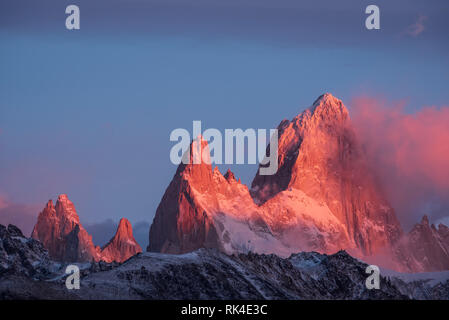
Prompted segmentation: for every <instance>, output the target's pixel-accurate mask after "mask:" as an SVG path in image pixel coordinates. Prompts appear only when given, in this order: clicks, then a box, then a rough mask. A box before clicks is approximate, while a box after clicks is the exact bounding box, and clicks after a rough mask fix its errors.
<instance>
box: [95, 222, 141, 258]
mask: <svg viewBox="0 0 449 320" xmlns="http://www.w3.org/2000/svg"><path fill="white" fill-rule="evenodd" d="M140 252H142V248H141V247H140V245H139V244H138V243H137V241H136V240H135V239H134V236H133V228H132V226H131V223H130V222H129V221H128V219H126V218H122V219H120V222H119V225H118V227H117V231H116V233H115V235H114V237H112V239H111V240H110V241H109V242H108V243H107V244H106V245H105V246H104V247H103V249H102V251H101V260H104V261H106V262H112V261H117V262H123V261H126V260H128V259H129V258H130V257H132V256H134V255H136V254H137V253H140Z"/></svg>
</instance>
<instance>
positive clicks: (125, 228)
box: [31, 194, 142, 262]
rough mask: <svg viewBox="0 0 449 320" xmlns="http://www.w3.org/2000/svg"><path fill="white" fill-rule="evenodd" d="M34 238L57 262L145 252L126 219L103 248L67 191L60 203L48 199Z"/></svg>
mask: <svg viewBox="0 0 449 320" xmlns="http://www.w3.org/2000/svg"><path fill="white" fill-rule="evenodd" d="M31 237H32V238H34V239H36V240H39V241H40V242H42V244H43V245H44V247H45V248H46V249H47V250H48V252H49V255H50V257H51V258H52V259H53V260H56V261H64V262H84V261H88V262H90V261H100V260H104V261H106V262H112V261H116V262H122V261H124V260H126V259H128V258H129V257H131V256H132V255H134V254H136V253H138V252H141V251H142V249H141V248H140V246H139V244H137V242H136V241H135V239H134V237H133V235H132V227H131V224H130V223H129V221H128V220H126V219H122V220H121V221H120V224H119V227H118V229H117V233H116V235H115V236H114V237H113V238H112V239H111V241H110V242H109V243H108V244H107V245H106V246H105V247H104V248H103V250H102V249H101V248H100V247H98V246H95V245H94V243H93V241H92V236H91V235H89V233H88V232H87V231H86V230H85V229H84V228H83V226H82V224H81V222H80V219H79V216H78V214H77V212H76V209H75V206H74V204H73V203H72V202H71V201H70V200H69V199H68V197H67V195H66V194H61V195H59V196H58V200H57V201H56V206H55V205H53V201H52V200H49V201H48V203H47V205H46V206H45V208H44V210H42V212H41V213H40V214H39V216H38V219H37V223H36V225H35V226H34V229H33V232H32V234H31Z"/></svg>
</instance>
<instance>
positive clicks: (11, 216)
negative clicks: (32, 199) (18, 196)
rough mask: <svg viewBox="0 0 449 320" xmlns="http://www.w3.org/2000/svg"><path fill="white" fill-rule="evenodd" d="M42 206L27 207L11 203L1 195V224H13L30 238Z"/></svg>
mask: <svg viewBox="0 0 449 320" xmlns="http://www.w3.org/2000/svg"><path fill="white" fill-rule="evenodd" d="M42 208H43V206H41V205H26V204H19V203H13V202H10V201H9V200H8V199H7V197H6V196H2V195H0V224H3V225H8V224H13V225H15V226H17V227H19V228H20V229H21V230H22V232H23V234H24V235H25V236H30V235H31V232H32V231H33V227H34V224H35V223H36V220H37V215H38V214H39V211H40V210H41V209H42Z"/></svg>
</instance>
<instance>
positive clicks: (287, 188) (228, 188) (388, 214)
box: [148, 93, 449, 271]
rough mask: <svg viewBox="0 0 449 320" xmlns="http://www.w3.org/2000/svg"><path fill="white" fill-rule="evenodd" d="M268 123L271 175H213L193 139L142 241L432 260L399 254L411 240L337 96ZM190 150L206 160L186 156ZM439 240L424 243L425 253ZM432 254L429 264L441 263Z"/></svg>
mask: <svg viewBox="0 0 449 320" xmlns="http://www.w3.org/2000/svg"><path fill="white" fill-rule="evenodd" d="M278 130H279V138H278V155H279V157H278V168H279V169H278V171H277V173H275V174H274V175H265V176H264V175H259V174H257V175H256V177H255V178H254V180H253V183H252V187H251V190H248V188H247V187H246V186H245V185H243V184H241V183H240V181H237V180H236V178H235V176H234V174H233V173H232V172H231V171H229V170H228V172H227V173H226V174H225V175H224V176H223V175H222V174H221V173H220V172H219V171H218V169H217V168H215V169H214V170H213V169H212V166H211V165H210V161H208V160H209V150H208V145H207V142H206V141H204V140H203V139H202V138H201V137H199V138H198V139H196V140H194V141H193V142H192V144H191V146H190V149H189V151H188V152H187V153H186V154H185V155H184V157H187V158H189V159H190V162H189V163H188V164H181V165H179V167H178V169H177V171H176V174H175V176H174V177H173V180H172V181H171V183H170V185H169V186H168V188H167V190H166V192H165V194H164V196H163V198H162V200H161V202H160V204H159V206H158V208H157V211H156V215H155V218H154V220H153V224H152V226H151V228H150V235H149V241H150V245H149V246H148V251H155V252H165V253H185V252H190V251H193V250H196V249H198V248H217V249H219V250H222V251H224V252H226V253H233V252H248V251H252V252H257V253H275V254H278V255H280V256H282V257H288V256H289V255H290V254H292V253H294V252H299V251H317V252H320V253H328V254H329V253H334V252H337V251H338V250H340V249H346V250H349V251H350V252H351V254H353V255H355V256H357V257H359V258H362V259H368V260H370V261H371V262H373V263H377V262H378V263H379V264H381V263H382V261H393V262H394V263H392V264H390V265H391V266H392V267H393V268H395V269H396V270H403V271H404V270H405V271H423V270H433V269H432V268H431V267H430V265H431V264H432V263H433V262H432V261H436V258H431V257H429V258H427V257H426V255H427V254H428V253H427V250H425V249H422V250H424V251H422V250H421V251H422V252H423V256H422V257H417V259H418V260H419V259H421V260H422V259H429V263H427V264H426V263H425V264H424V265H418V264H416V263H412V262H408V261H407V260H406V256H407V253H406V252H410V251H413V249H410V248H409V244H408V243H409V241H408V240H404V239H407V235H404V234H403V231H402V229H401V227H400V224H399V222H398V220H397V218H396V215H395V213H394V210H393V209H392V208H391V206H390V205H389V204H388V202H387V201H386V200H385V197H384V195H383V194H382V190H381V188H380V186H379V185H378V183H377V181H376V179H375V177H374V176H373V174H372V172H371V170H370V168H369V167H368V165H367V161H366V159H365V156H364V152H363V150H362V147H361V146H360V143H359V142H358V140H357V137H356V134H355V132H354V129H353V127H352V125H351V120H350V117H349V114H348V110H347V109H346V107H345V106H344V105H343V103H342V102H341V101H340V100H339V99H337V98H335V97H333V96H332V95H331V94H328V93H327V94H324V95H322V96H321V97H319V98H318V99H317V100H316V101H315V102H314V103H313V105H312V106H311V107H310V108H309V109H307V110H305V111H304V112H302V113H301V114H299V115H297V116H296V117H294V118H293V120H292V121H288V120H283V121H282V122H281V123H280V125H279V126H278ZM269 148H270V146H268V149H269ZM198 150H199V151H198ZM195 152H197V153H198V152H200V154H195ZM194 159H203V160H204V159H206V161H203V162H202V163H198V164H196V162H195V161H194ZM440 229H441V231H435V232H436V233H438V237H439V238H438V239H439V241H440V242H441V243H443V242H444V243H445V244H446V246H447V244H448V243H449V242H448V241H449V240H448V238H449V236H448V233H449V232H448V231H447V228H446V229H445V227H440ZM435 232H434V233H435ZM412 233H413V232H412ZM411 237H412V238H413V236H411ZM415 237H416V236H415ZM404 242H405V243H406V244H405V245H404ZM414 242H415V243H416V246H420V245H421V244H420V240H419V241H411V242H410V243H411V244H410V246H411V247H413V243H414ZM440 242H439V243H440ZM443 247H444V246H443ZM406 248H407V249H406ZM441 250H443V249H441ZM441 250H440V249H434V250H433V251H434V252H435V254H434V255H435V256H437V255H439V254H440V251H441ZM418 252H419V250H418ZM441 252H442V251H441ZM429 254H433V253H430V252H429ZM373 260H374V261H373ZM436 263H437V264H436V265H435V266H434V267H435V268H438V269H439V270H443V269H441V268H447V266H446V264H444V263H443V264H442V263H439V262H436ZM429 268H430V269H429Z"/></svg>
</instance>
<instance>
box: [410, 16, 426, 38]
mask: <svg viewBox="0 0 449 320" xmlns="http://www.w3.org/2000/svg"><path fill="white" fill-rule="evenodd" d="M426 20H427V17H426V16H423V15H420V16H419V17H418V19H417V20H416V22H415V23H414V24H412V25H411V26H409V27H408V28H407V30H406V33H407V34H408V35H411V36H413V37H416V36H418V35H420V34H421V33H423V32H424V30H425V29H426V28H425V26H424V22H425V21H426Z"/></svg>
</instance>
